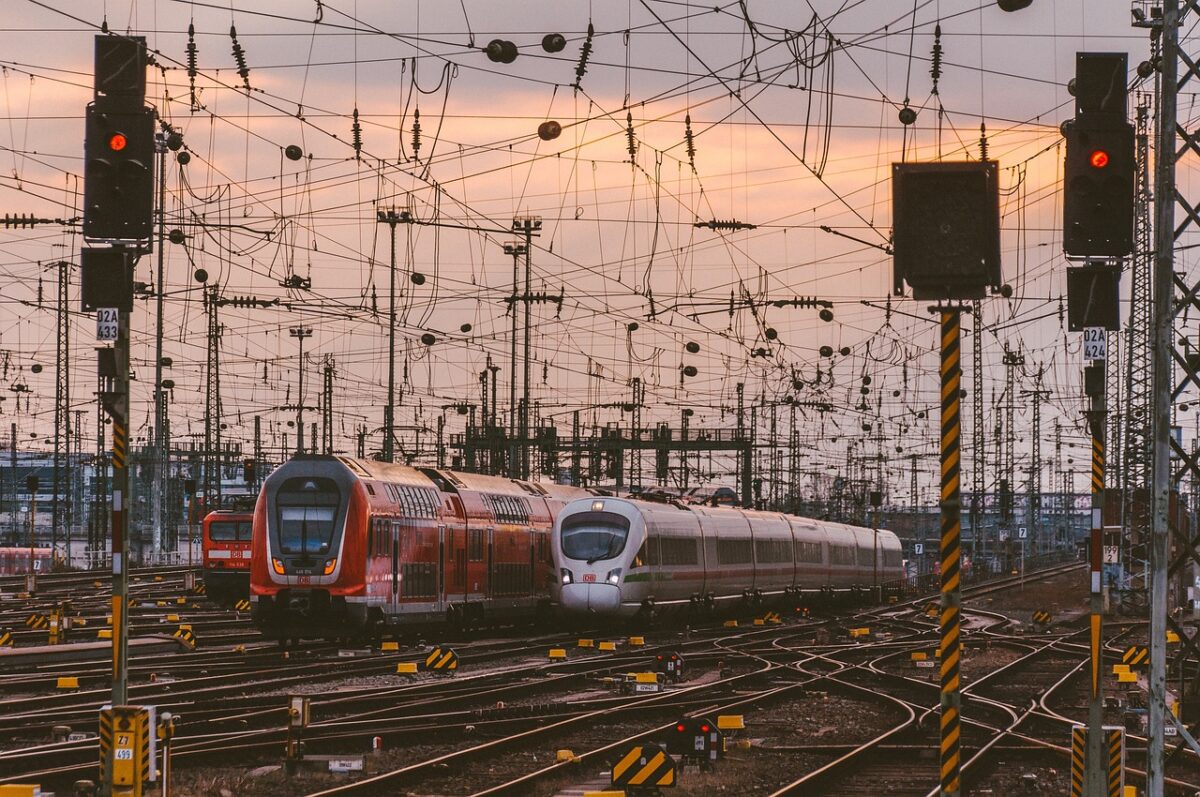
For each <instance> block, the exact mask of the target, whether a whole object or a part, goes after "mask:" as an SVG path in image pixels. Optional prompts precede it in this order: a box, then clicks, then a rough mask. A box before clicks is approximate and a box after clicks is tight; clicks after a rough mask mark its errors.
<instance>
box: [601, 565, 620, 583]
mask: <svg viewBox="0 0 1200 797" xmlns="http://www.w3.org/2000/svg"><path fill="white" fill-rule="evenodd" d="M604 580H605V581H607V582H608V583H609V584H620V583H621V568H619V567H616V568H613V569H612V570H609V571H608V575H607V576H605V577H604Z"/></svg>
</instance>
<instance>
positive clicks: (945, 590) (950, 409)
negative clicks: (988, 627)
mask: <svg viewBox="0 0 1200 797" xmlns="http://www.w3.org/2000/svg"><path fill="white" fill-rule="evenodd" d="M938 311H939V312H940V313H941V317H942V325H941V328H942V368H941V375H942V493H941V509H942V545H941V554H942V606H941V609H942V613H941V622H940V626H941V629H940V630H941V646H940V650H941V662H942V665H941V666H942V669H941V676H942V697H941V709H942V710H941V783H942V788H941V794H942V797H958V794H959V793H960V792H961V788H962V783H961V780H962V764H961V758H962V740H961V738H960V726H961V713H962V695H961V694H960V692H959V686H960V682H959V664H960V661H961V654H962V639H961V637H960V636H959V631H960V624H961V617H960V610H961V606H962V604H961V597H960V594H959V590H960V586H961V585H960V569H959V566H960V560H961V556H962V517H961V492H960V489H961V483H960V472H961V468H960V462H959V442H960V441H959V435H960V433H961V431H962V418H961V415H960V405H961V401H960V390H961V385H960V383H961V381H962V363H961V359H960V347H959V340H960V334H959V332H960V321H961V313H962V311H961V309H960V308H957V307H940V308H938Z"/></svg>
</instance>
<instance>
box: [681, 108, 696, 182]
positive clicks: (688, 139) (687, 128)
mask: <svg viewBox="0 0 1200 797" xmlns="http://www.w3.org/2000/svg"><path fill="white" fill-rule="evenodd" d="M683 140H684V143H685V144H686V145H687V156H688V163H690V164H691V166H692V169H693V170H694V169H695V168H696V138H695V136H693V135H692V115H691V114H690V113H689V114H685V115H684V117H683Z"/></svg>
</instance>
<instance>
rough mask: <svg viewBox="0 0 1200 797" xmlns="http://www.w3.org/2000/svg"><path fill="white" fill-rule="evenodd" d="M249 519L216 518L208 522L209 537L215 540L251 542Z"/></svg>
mask: <svg viewBox="0 0 1200 797" xmlns="http://www.w3.org/2000/svg"><path fill="white" fill-rule="evenodd" d="M251 528H252V526H251V523H250V521H249V520H214V521H213V522H212V523H209V524H208V538H209V539H210V540H212V541H213V542H249V541H250V529H251Z"/></svg>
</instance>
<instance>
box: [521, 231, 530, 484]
mask: <svg viewBox="0 0 1200 797" xmlns="http://www.w3.org/2000/svg"><path fill="white" fill-rule="evenodd" d="M523 224H524V229H525V295H524V296H523V297H522V298H523V300H524V302H525V330H524V332H525V355H524V357H523V358H522V359H523V361H524V362H523V369H524V370H523V375H522V385H523V387H522V391H521V478H522V479H528V478H529V353H530V348H529V330H530V326H531V324H530V308H529V302H530V299H531V294H530V290H531V288H530V284H529V283H530V275H529V272H530V266H531V265H532V264H531V263H530V258H531V257H532V254H531V252H532V250H533V220H532V219H525V220H524V222H523Z"/></svg>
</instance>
